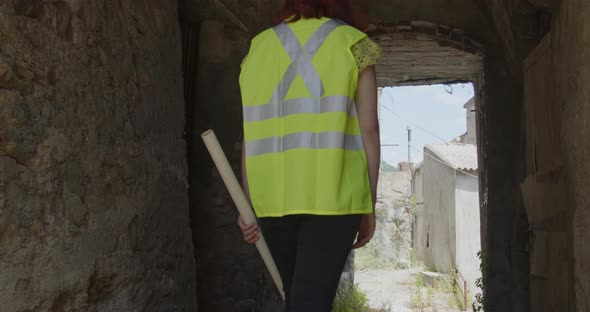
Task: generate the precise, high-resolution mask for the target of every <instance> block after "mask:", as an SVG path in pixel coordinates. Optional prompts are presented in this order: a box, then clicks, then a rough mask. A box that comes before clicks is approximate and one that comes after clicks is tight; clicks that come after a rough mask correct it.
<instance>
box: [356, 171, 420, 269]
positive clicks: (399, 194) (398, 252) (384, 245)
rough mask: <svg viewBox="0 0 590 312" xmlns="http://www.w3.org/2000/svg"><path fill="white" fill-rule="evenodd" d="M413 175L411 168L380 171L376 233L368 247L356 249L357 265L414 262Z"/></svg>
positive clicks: (402, 265) (405, 263) (403, 265)
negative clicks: (399, 170) (412, 257)
mask: <svg viewBox="0 0 590 312" xmlns="http://www.w3.org/2000/svg"><path fill="white" fill-rule="evenodd" d="M411 178H412V174H411V172H410V171H401V172H381V173H380V174H379V184H378V186H377V203H376V205H375V214H376V221H377V224H376V229H375V235H374V237H373V239H372V240H371V241H370V242H369V244H368V245H367V246H365V247H363V248H361V249H358V250H357V251H356V257H355V262H356V263H355V266H356V267H357V268H359V269H365V268H369V269H382V268H385V267H387V268H391V267H393V268H395V267H398V268H407V267H408V266H409V265H410V261H411V249H412V223H413V221H414V215H413V211H412V203H411V200H410V197H411Z"/></svg>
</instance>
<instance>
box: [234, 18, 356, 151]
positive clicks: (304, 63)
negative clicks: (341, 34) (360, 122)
mask: <svg viewBox="0 0 590 312" xmlns="http://www.w3.org/2000/svg"><path fill="white" fill-rule="evenodd" d="M342 25H345V24H344V23H343V22H341V21H338V20H334V19H331V20H329V21H327V22H325V23H324V24H322V26H320V28H319V29H318V30H317V31H316V32H315V33H314V34H313V35H312V36H311V38H310V39H309V40H308V41H307V43H306V44H305V48H303V47H301V44H300V43H299V40H298V39H297V37H296V36H295V34H294V33H293V31H292V30H291V28H290V27H289V26H288V25H287V24H286V23H281V24H279V25H277V26H275V27H274V28H273V30H274V32H275V33H276V35H277V36H278V37H279V40H280V41H281V43H282V44H283V47H284V48H285V50H286V51H287V54H288V55H289V57H290V58H291V64H289V67H288V68H287V70H286V72H285V74H284V75H283V77H282V78H281V81H280V82H279V85H278V86H277V88H276V89H275V91H274V92H273V95H272V97H271V99H270V103H268V104H263V105H255V106H244V122H257V121H263V120H267V119H272V118H281V117H285V116H289V115H293V114H322V113H328V112H343V113H348V115H349V116H350V117H352V118H356V117H357V112H356V107H355V106H356V105H355V103H354V101H353V100H352V99H350V98H349V97H348V96H341V95H336V96H327V97H324V86H323V83H322V80H321V78H320V75H319V74H318V72H317V70H316V69H315V67H314V66H313V64H312V62H311V60H312V59H313V57H314V56H315V54H316V53H317V51H318V50H319V49H320V47H321V46H322V44H323V43H324V41H325V40H326V38H327V37H328V36H329V35H330V34H331V33H332V31H334V30H335V29H336V28H338V27H339V26H342ZM298 75H299V76H301V78H302V80H303V82H304V83H305V85H306V86H307V89H308V90H309V92H310V94H311V97H308V98H300V99H291V100H288V101H285V97H286V95H287V92H288V90H289V88H290V87H291V85H292V84H293V82H294V81H295V79H296V78H297V76H298ZM296 148H311V149H327V148H332V149H344V150H354V151H358V150H363V148H364V147H363V142H362V138H361V136H359V135H347V134H345V133H344V132H325V133H312V132H300V133H292V134H288V135H285V136H275V137H271V138H266V139H261V140H254V141H246V155H247V156H257V155H263V154H268V153H280V152H284V151H287V150H290V149H296Z"/></svg>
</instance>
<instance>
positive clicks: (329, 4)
mask: <svg viewBox="0 0 590 312" xmlns="http://www.w3.org/2000/svg"><path fill="white" fill-rule="evenodd" d="M321 17H329V18H335V19H339V20H341V21H343V22H345V23H347V24H348V25H351V26H354V27H357V28H360V27H359V26H360V25H358V24H357V19H356V18H355V14H354V12H353V9H352V5H351V3H350V0H285V4H284V5H283V9H282V11H281V21H284V20H288V22H296V21H298V20H300V19H301V18H321Z"/></svg>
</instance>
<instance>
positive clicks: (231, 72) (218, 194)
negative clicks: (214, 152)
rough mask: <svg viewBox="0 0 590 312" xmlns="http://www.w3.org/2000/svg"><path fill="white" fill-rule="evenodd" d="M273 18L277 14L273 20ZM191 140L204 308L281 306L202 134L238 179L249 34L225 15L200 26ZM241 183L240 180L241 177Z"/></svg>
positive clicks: (276, 308)
mask: <svg viewBox="0 0 590 312" xmlns="http://www.w3.org/2000/svg"><path fill="white" fill-rule="evenodd" d="M269 20H270V18H269ZM200 29H201V35H200V36H199V37H200V40H199V43H198V46H199V55H198V60H197V63H198V70H197V79H196V85H195V89H196V93H195V99H194V100H193V101H192V105H193V111H194V120H193V121H192V123H193V125H192V134H191V135H190V136H189V137H190V138H191V140H192V141H191V144H190V145H191V155H192V156H191V157H192V159H191V163H192V166H191V168H190V170H191V191H190V194H191V195H190V201H191V218H192V226H193V229H195V231H194V233H193V234H194V242H195V257H196V261H197V276H198V287H197V289H198V297H199V308H200V309H202V310H203V311H211V312H215V311H219V312H226V311H269V312H271V311H272V312H274V311H280V310H281V307H282V302H281V301H282V299H280V297H279V294H278V292H277V291H276V287H275V286H274V283H273V282H272V280H271V278H270V276H269V275H268V273H267V270H266V268H265V266H264V263H263V262H262V260H261V259H260V256H259V254H258V252H257V250H256V248H255V247H254V246H253V245H248V244H246V243H245V242H244V241H243V238H242V236H241V233H240V230H239V228H238V225H237V223H236V222H237V218H238V212H237V209H236V208H235V205H234V204H233V202H232V200H231V198H230V196H229V193H228V192H227V190H226V188H225V186H224V185H223V183H222V181H221V179H220V177H219V175H218V173H217V170H216V169H215V168H214V166H213V163H212V161H211V157H210V156H209V154H208V152H207V150H206V149H205V146H204V145H203V143H202V141H201V138H200V133H201V132H203V131H205V130H206V129H209V128H211V129H213V130H214V131H215V132H216V134H217V137H218V139H219V141H220V143H221V145H222V147H223V149H224V151H225V153H226V155H227V157H228V158H229V160H230V163H231V165H232V167H233V168H234V171H235V173H236V175H238V177H239V176H240V168H241V165H240V157H241V148H242V144H241V142H242V106H241V97H240V90H239V82H238V77H239V74H240V63H241V62H242V59H243V58H244V57H245V55H246V54H247V52H248V48H249V45H250V38H251V37H252V36H253V35H255V34H256V33H257V31H256V30H254V31H252V32H251V33H245V32H244V31H243V30H241V29H240V28H238V27H235V25H233V24H232V23H230V22H228V21H226V20H223V19H208V20H205V21H202V22H201V23H200ZM240 181H241V180H240Z"/></svg>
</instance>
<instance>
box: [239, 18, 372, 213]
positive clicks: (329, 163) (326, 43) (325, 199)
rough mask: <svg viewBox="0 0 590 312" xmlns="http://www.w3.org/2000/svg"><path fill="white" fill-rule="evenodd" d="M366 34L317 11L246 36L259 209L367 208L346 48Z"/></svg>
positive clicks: (354, 80)
mask: <svg viewBox="0 0 590 312" xmlns="http://www.w3.org/2000/svg"><path fill="white" fill-rule="evenodd" d="M365 37H366V34H364V33H362V32H361V31H359V30H357V29H355V28H353V27H351V26H348V25H346V24H344V23H343V22H340V21H338V20H335V19H329V18H321V19H301V20H299V21H297V22H294V23H281V24H279V25H277V26H275V27H273V28H271V29H268V30H266V31H264V32H262V33H261V34H259V35H258V36H256V37H255V38H254V39H253V40H252V44H251V47H250V52H249V54H248V56H247V57H246V60H245V61H244V64H243V65H242V72H241V75H240V87H241V92H242V104H243V112H244V136H245V137H244V139H245V145H246V151H245V153H246V172H247V176H248V182H249V187H250V198H251V200H252V206H253V207H254V209H255V211H256V214H257V215H258V217H281V216H285V215H292V214H313V215H346V214H368V213H371V212H372V211H373V210H372V209H373V208H372V207H373V206H372V201H371V190H370V187H369V178H368V173H367V158H366V155H365V150H364V146H363V141H362V138H361V133H360V129H359V124H358V118H357V113H356V107H355V102H354V99H355V94H356V89H357V85H358V75H359V73H358V69H357V66H356V62H355V59H354V56H353V55H352V52H351V50H350V48H351V47H352V46H353V45H354V44H355V43H357V42H359V41H360V40H361V39H364V38H365Z"/></svg>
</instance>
